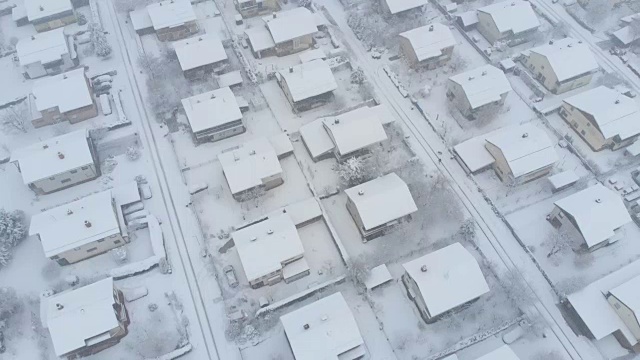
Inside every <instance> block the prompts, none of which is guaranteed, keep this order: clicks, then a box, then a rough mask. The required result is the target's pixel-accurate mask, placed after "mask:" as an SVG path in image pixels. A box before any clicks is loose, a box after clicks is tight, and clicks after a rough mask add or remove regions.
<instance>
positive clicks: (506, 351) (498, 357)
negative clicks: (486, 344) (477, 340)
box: [476, 345, 520, 360]
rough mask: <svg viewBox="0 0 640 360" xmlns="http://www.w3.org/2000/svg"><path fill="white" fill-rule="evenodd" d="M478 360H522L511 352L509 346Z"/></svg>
mask: <svg viewBox="0 0 640 360" xmlns="http://www.w3.org/2000/svg"><path fill="white" fill-rule="evenodd" d="M476 360H520V358H519V357H518V355H516V353H514V352H513V350H511V348H510V347H509V345H502V346H501V347H499V348H497V349H495V350H493V351H492V352H490V353H488V354H485V355H482V356H480V357H479V358H477V359H476Z"/></svg>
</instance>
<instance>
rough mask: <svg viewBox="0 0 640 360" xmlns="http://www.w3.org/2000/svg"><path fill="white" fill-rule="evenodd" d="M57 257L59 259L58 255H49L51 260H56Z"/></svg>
mask: <svg viewBox="0 0 640 360" xmlns="http://www.w3.org/2000/svg"><path fill="white" fill-rule="evenodd" d="M58 259H60V256H58V255H53V256H52V257H51V260H58Z"/></svg>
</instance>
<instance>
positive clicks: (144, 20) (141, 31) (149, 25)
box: [129, 7, 154, 36]
mask: <svg viewBox="0 0 640 360" xmlns="http://www.w3.org/2000/svg"><path fill="white" fill-rule="evenodd" d="M129 18H130V19H131V25H132V26H133V30H135V32H136V34H138V35H140V36H142V35H148V34H153V32H154V29H153V22H152V21H151V17H149V11H148V10H147V8H146V7H144V8H142V9H137V10H133V11H131V12H129Z"/></svg>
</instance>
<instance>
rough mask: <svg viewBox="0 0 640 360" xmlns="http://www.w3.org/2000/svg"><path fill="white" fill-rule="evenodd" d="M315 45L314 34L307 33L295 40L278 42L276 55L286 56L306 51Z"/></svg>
mask: <svg viewBox="0 0 640 360" xmlns="http://www.w3.org/2000/svg"><path fill="white" fill-rule="evenodd" d="M311 46H313V35H305V36H301V37H298V38H295V39H293V40H290V41H287V42H284V43H280V44H276V55H278V56H286V55H291V54H295V53H299V52H300V51H304V50H307V49H309V48H310V47H311Z"/></svg>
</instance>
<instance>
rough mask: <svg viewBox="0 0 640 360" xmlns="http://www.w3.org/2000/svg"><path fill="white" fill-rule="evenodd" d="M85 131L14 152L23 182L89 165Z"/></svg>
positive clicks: (88, 150)
mask: <svg viewBox="0 0 640 360" xmlns="http://www.w3.org/2000/svg"><path fill="white" fill-rule="evenodd" d="M88 136H89V135H88V134H87V131H86V130H77V131H74V132H70V133H68V134H64V135H60V136H57V137H54V138H51V139H48V140H45V141H42V142H39V143H35V144H32V145H29V146H26V147H24V148H21V149H18V150H15V151H13V153H12V154H11V161H17V162H18V165H19V166H20V173H21V174H22V180H23V181H24V183H25V184H27V185H28V184H31V183H33V182H35V181H38V180H42V179H46V178H49V177H51V176H54V175H58V174H61V173H64V172H67V171H69V170H73V169H77V168H79V167H82V166H86V165H92V164H93V156H92V155H91V149H90V148H89V141H88V140H87V139H88Z"/></svg>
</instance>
